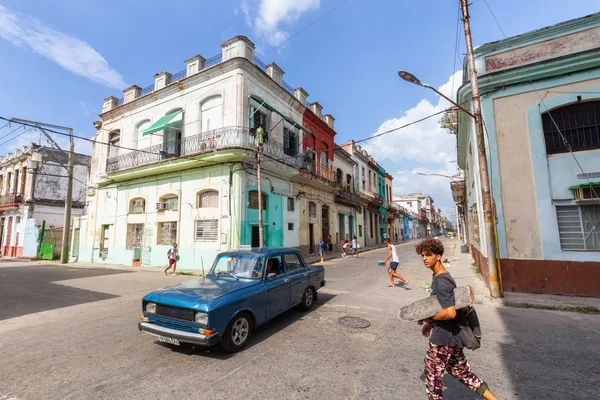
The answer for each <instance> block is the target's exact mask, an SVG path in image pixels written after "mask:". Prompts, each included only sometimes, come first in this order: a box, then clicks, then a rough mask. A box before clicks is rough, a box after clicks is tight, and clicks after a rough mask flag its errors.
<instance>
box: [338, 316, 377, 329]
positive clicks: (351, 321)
mask: <svg viewBox="0 0 600 400" xmlns="http://www.w3.org/2000/svg"><path fill="white" fill-rule="evenodd" d="M338 322H339V323H340V324H342V325H344V326H347V327H349V328H368V327H369V326H370V325H371V323H370V322H369V321H367V320H366V319H364V318H359V317H340V318H339V319H338Z"/></svg>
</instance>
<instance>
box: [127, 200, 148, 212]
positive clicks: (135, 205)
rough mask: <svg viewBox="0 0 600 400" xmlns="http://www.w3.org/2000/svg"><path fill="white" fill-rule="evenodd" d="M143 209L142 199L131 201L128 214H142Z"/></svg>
mask: <svg viewBox="0 0 600 400" xmlns="http://www.w3.org/2000/svg"><path fill="white" fill-rule="evenodd" d="M145 209H146V200H144V199H133V200H131V207H130V208H129V213H130V214H143V213H144V210H145Z"/></svg>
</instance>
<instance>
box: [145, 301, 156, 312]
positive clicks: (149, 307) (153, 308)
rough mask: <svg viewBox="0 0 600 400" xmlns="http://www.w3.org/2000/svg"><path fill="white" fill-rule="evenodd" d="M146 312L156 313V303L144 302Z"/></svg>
mask: <svg viewBox="0 0 600 400" xmlns="http://www.w3.org/2000/svg"><path fill="white" fill-rule="evenodd" d="M146 312H147V313H148V314H156V303H146Z"/></svg>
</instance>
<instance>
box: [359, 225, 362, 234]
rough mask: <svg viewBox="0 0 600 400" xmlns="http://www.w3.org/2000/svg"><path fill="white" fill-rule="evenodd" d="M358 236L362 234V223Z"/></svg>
mask: <svg viewBox="0 0 600 400" xmlns="http://www.w3.org/2000/svg"><path fill="white" fill-rule="evenodd" d="M358 236H362V225H359V226H358Z"/></svg>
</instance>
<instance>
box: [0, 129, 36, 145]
mask: <svg viewBox="0 0 600 400" xmlns="http://www.w3.org/2000/svg"><path fill="white" fill-rule="evenodd" d="M19 128H20V127H19ZM17 129H18V128H17ZM31 129H32V128H29V129H25V130H24V131H23V132H21V133H18V134H17V135H16V136H13V137H12V138H10V139H8V140H5V141H4V142H2V143H0V146H4V145H5V144H6V143H8V142H10V141H11V140H15V139H16V138H18V137H19V136H21V135H24V134H26V133H27V132H29V131H31ZM13 132H14V131H13Z"/></svg>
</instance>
